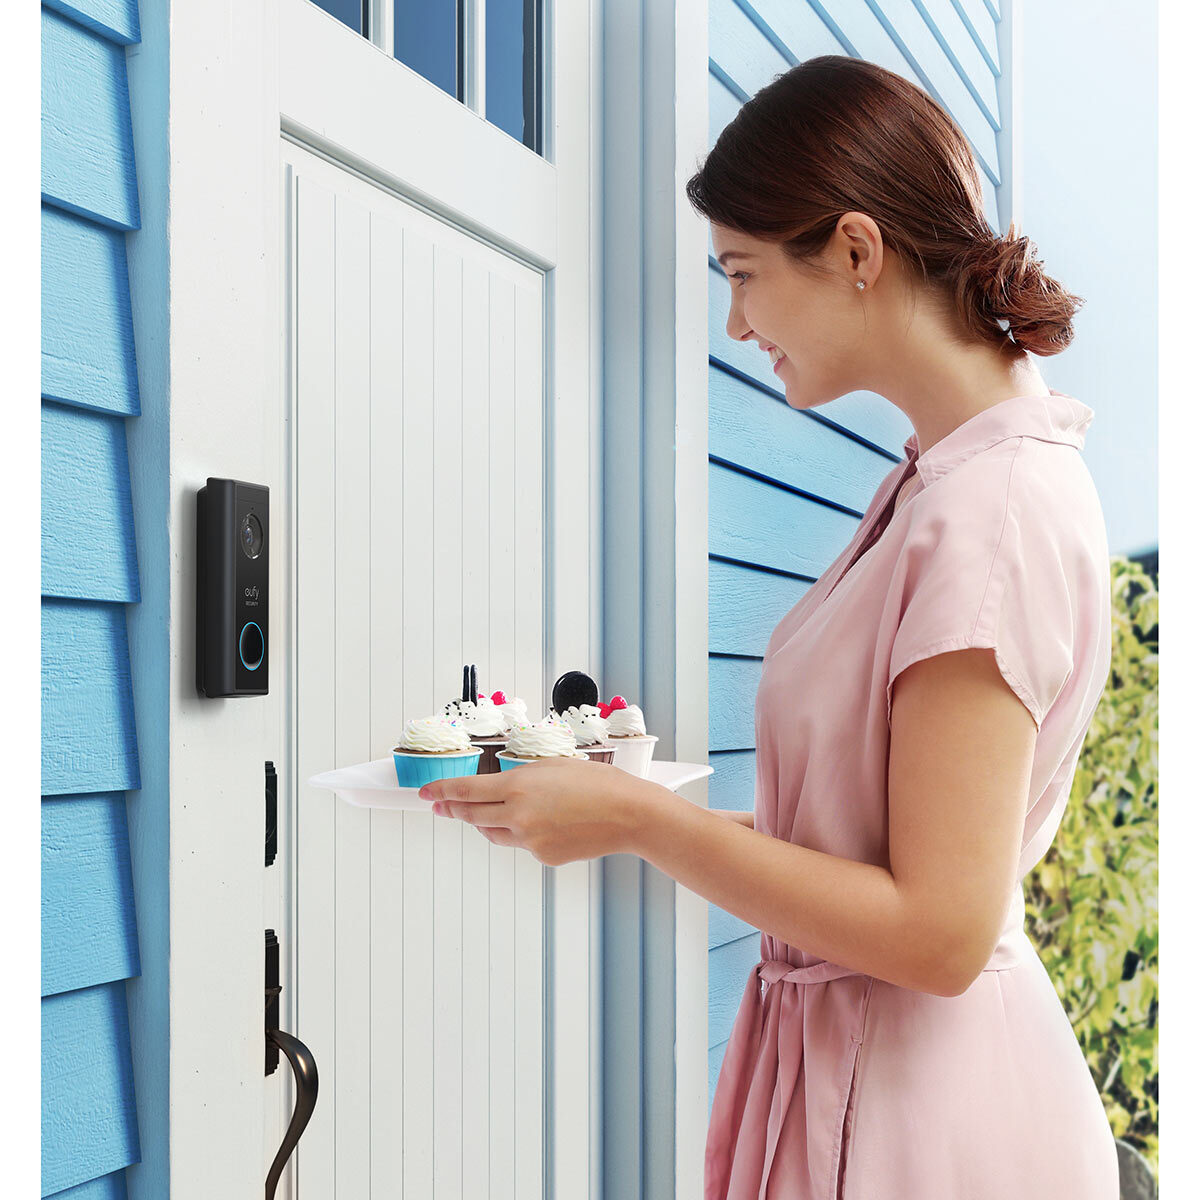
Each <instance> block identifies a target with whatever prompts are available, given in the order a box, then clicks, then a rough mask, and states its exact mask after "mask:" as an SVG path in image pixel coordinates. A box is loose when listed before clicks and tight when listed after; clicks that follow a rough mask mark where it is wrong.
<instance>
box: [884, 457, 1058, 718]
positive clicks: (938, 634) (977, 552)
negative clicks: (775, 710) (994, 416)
mask: <svg viewBox="0 0 1200 1200" xmlns="http://www.w3.org/2000/svg"><path fill="white" fill-rule="evenodd" d="M982 482H983V483H984V486H982V487H981V488H980V491H979V494H976V495H974V496H972V495H971V494H970V492H969V489H967V488H964V487H963V486H962V483H963V481H959V486H958V487H957V488H955V489H953V490H950V491H948V492H947V494H946V496H945V497H944V498H943V499H942V501H941V502H940V503H939V504H931V505H928V506H926V507H925V510H924V511H923V512H921V513H920V514H914V519H913V523H912V526H911V528H910V529H909V531H908V536H907V538H906V544H905V547H904V549H903V551H902V552H901V558H900V562H899V564H898V566H897V572H896V576H895V577H894V580H893V586H894V588H895V589H896V594H897V595H898V597H899V621H898V624H897V626H896V632H895V637H894V640H893V643H892V650H891V656H890V660H889V664H888V678H887V720H888V724H889V726H890V725H891V719H892V689H893V686H894V684H895V681H896V677H897V676H898V675H900V673H901V672H902V671H904V670H905V669H906V668H908V667H910V666H912V664H913V663H915V662H919V661H920V660H921V659H925V658H932V657H933V656H934V655H937V654H942V653H945V652H947V651H950V650H967V649H972V648H978V649H988V650H991V651H993V653H994V654H995V657H996V665H997V666H998V667H999V669H1000V673H1001V675H1002V676H1003V677H1004V679H1005V681H1006V682H1007V683H1008V685H1009V687H1010V688H1011V689H1012V690H1013V692H1014V693H1015V694H1016V696H1017V697H1018V698H1019V699H1020V700H1021V702H1022V703H1023V704H1024V705H1025V707H1026V708H1027V709H1028V710H1029V713H1030V715H1031V716H1032V717H1033V720H1034V723H1035V724H1036V726H1037V728H1038V729H1039V730H1040V729H1041V727H1042V722H1043V721H1044V720H1045V718H1046V714H1047V712H1049V710H1050V706H1051V705H1052V704H1053V703H1054V701H1055V699H1056V698H1057V697H1058V695H1059V693H1060V692H1061V691H1062V689H1063V687H1064V685H1065V684H1066V682H1067V680H1068V678H1069V677H1070V675H1071V672H1072V670H1073V667H1074V650H1075V629H1076V624H1077V622H1076V616H1075V614H1076V610H1077V604H1076V600H1077V597H1076V595H1075V587H1074V586H1073V583H1072V580H1073V579H1074V578H1077V577H1078V572H1077V571H1076V569H1075V566H1074V563H1075V562H1077V560H1078V552H1077V551H1076V550H1075V549H1073V547H1072V542H1073V540H1074V541H1076V542H1077V541H1078V539H1077V538H1073V536H1072V533H1071V531H1070V528H1069V522H1068V520H1067V519H1065V517H1064V516H1063V515H1061V514H1056V513H1054V512H1053V511H1050V512H1046V511H1042V512H1037V511H1036V510H1037V508H1038V505H1037V504H1036V503H1034V502H1033V498H1032V496H1030V495H1027V494H1022V493H1021V491H1020V489H1019V485H1018V483H1017V479H1016V477H1015V476H1014V475H1013V474H1012V473H1011V472H1010V473H1009V481H1008V484H1007V487H1005V488H997V489H995V491H996V494H995V495H994V497H993V496H992V495H990V494H989V492H988V489H987V487H986V479H985V480H983V481H982ZM954 498H957V500H958V503H954V502H951V501H952V500H953V499H954ZM931 499H932V497H931Z"/></svg>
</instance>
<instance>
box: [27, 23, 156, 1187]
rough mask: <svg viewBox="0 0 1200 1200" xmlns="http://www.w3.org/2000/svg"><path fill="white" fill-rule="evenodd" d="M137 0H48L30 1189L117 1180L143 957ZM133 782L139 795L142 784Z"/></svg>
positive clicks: (130, 1154)
mask: <svg viewBox="0 0 1200 1200" xmlns="http://www.w3.org/2000/svg"><path fill="white" fill-rule="evenodd" d="M139 38H140V31H139V25H138V13H137V7H136V2H135V0H74V2H73V3H69V4H68V3H65V2H63V0H54V2H52V3H46V4H43V6H42V47H41V48H42V483H41V489H42V490H41V535H42V620H41V641H42V699H41V707H42V713H41V716H42V802H41V809H42V862H41V875H42V1058H41V1069H42V1193H41V1194H42V1195H43V1196H49V1195H60V1196H63V1197H71V1200H84V1198H86V1200H101V1198H106V1200H112V1198H114V1197H125V1196H126V1185H125V1170H124V1169H125V1168H126V1167H127V1166H129V1165H130V1164H131V1163H135V1162H137V1161H138V1160H139V1158H140V1144H139V1136H138V1124H137V1114H136V1110H135V1094H134V1093H135V1088H134V1074H133V1061H132V1055H131V1043H130V1024H129V1010H128V1007H127V1001H126V980H130V979H134V978H135V977H137V976H138V975H139V974H140V971H141V962H140V956H139V949H138V929H137V919H136V912H135V904H134V890H133V874H132V870H131V857H130V845H129V832H128V824H127V817H126V793H127V792H130V791H135V790H137V789H139V788H140V787H141V782H142V781H141V775H140V770H139V757H138V742H137V731H136V727H135V726H136V722H135V719H134V698H133V688H132V676H131V671H130V654H129V639H128V636H127V633H126V613H127V609H128V608H129V606H132V605H137V604H138V603H139V602H140V600H141V591H140V585H139V578H138V561H137V552H136V546H135V539H134V521H133V499H132V494H131V488H130V471H129V455H128V449H127V445H126V427H127V423H128V422H129V419H130V418H135V417H138V416H139V414H140V412H141V401H140V396H139V389H138V379H137V362H136V358H135V351H134V338H133V318H132V310H131V305H130V290H129V275H128V269H127V265H126V244H127V236H128V233H129V232H130V231H133V230H137V229H138V228H139V226H140V216H139V207H138V193H137V180H136V175H135V170H134V155H133V137H132V126H131V120H130V105H129V91H128V83H127V77H126V50H125V47H126V46H129V45H136V43H137V42H138V41H139ZM139 802H140V798H135V800H134V801H133V803H139Z"/></svg>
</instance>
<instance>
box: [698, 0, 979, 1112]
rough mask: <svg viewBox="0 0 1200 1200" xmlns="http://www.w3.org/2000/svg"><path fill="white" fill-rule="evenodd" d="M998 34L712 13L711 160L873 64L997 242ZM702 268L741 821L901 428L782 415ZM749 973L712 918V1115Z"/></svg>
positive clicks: (713, 506) (903, 6) (854, 398)
mask: <svg viewBox="0 0 1200 1200" xmlns="http://www.w3.org/2000/svg"><path fill="white" fill-rule="evenodd" d="M999 19H1000V18H999V14H998V12H997V11H996V10H995V8H994V7H992V6H991V4H990V3H988V2H987V0H824V2H823V3H822V2H821V0H756V2H754V3H752V2H751V0H710V5H709V45H710V54H711V57H710V60H709V144H710V145H711V144H712V143H713V142H714V141H715V140H716V137H717V134H719V133H720V131H721V130H722V129H723V128H724V127H725V126H726V125H727V124H728V123H729V122H730V121H731V120H732V119H733V117H734V116H735V115H736V113H737V111H738V108H739V107H740V106H741V105H742V104H743V103H744V102H745V100H746V99H748V98H749V97H750V96H751V95H753V94H754V92H756V91H757V90H758V89H759V88H761V87H763V86H764V85H765V84H767V83H770V82H771V80H772V79H773V78H774V77H775V76H776V75H777V74H779V73H780V72H782V71H786V70H788V69H789V68H790V67H792V66H794V65H795V64H797V63H799V62H803V61H804V60H805V59H807V58H812V57H814V56H815V55H818V54H848V55H853V56H854V57H858V58H864V59H869V60H871V61H873V62H877V63H879V64H880V65H881V66H884V67H887V68H888V69H889V70H891V71H895V72H896V73H897V74H898V75H902V76H904V77H905V78H906V79H908V80H910V81H911V82H913V83H915V84H917V85H918V86H919V87H922V88H923V89H924V90H925V91H926V92H928V93H929V94H930V95H932V96H933V97H934V98H935V99H937V100H938V102H939V103H940V104H942V106H943V107H944V108H946V110H947V111H948V112H950V113H951V115H952V116H953V117H954V119H955V120H956V121H957V122H958V124H959V126H960V128H961V129H962V130H963V133H964V134H965V135H966V137H967V139H968V140H969V141H970V143H971V147H972V149H973V151H974V153H975V157H976V160H977V162H978V164H979V168H980V176H981V180H982V183H983V191H984V197H985V202H986V208H987V213H988V217H989V220H990V221H991V223H992V227H993V229H996V228H997V225H998V221H997V215H996V214H997V196H996V188H997V185H999V184H1000V182H1001V179H1000V155H999V149H998V136H999V134H1000V132H1001V128H1000V127H1001V122H1000V111H1001V110H1000V102H999V91H998V81H999V75H1000V69H999V65H998V64H999V61H1000V53H999V42H998V32H997V24H998V22H999ZM997 232H999V231H998V229H997ZM709 266H710V272H709V309H708V312H709V319H708V347H709V430H708V432H709V463H710V465H709V489H710V490H709V573H708V582H709V698H710V699H709V754H710V758H709V761H710V762H711V763H712V765H713V768H714V774H713V776H712V779H711V780H710V785H709V803H710V804H711V805H712V807H714V808H731V809H740V810H743V811H745V810H750V809H752V808H753V807H754V769H755V768H754V698H755V692H756V691H757V688H758V681H759V678H760V675H761V673H762V654H763V650H764V649H765V647H766V643H767V639H768V638H769V637H770V635H771V631H772V630H773V629H774V627H775V625H776V624H777V623H778V622H779V620H780V618H781V617H783V615H784V614H785V613H786V612H787V611H788V610H789V609H790V608H791V607H792V606H793V605H794V604H795V603H796V602H797V601H798V600H799V599H800V597H801V596H803V595H804V592H805V590H806V589H807V588H808V586H809V584H810V583H812V582H813V580H815V579H816V578H817V577H818V576H819V575H820V574H821V572H822V571H824V570H825V568H826V567H827V566H828V565H829V563H830V562H831V561H832V560H833V559H834V558H835V557H836V556H837V555H838V553H839V552H840V551H841V549H842V547H844V546H845V545H846V543H847V542H848V541H849V540H850V538H851V537H852V536H853V534H854V531H855V529H856V528H857V526H858V523H859V521H861V519H862V514H863V511H864V509H865V508H866V506H867V504H868V502H869V501H870V498H871V496H872V495H873V494H874V492H875V489H876V488H877V487H878V486H879V482H880V480H881V479H882V478H883V476H884V475H885V474H887V472H888V471H889V470H891V468H892V467H893V466H894V465H895V464H896V463H897V462H899V461H900V459H901V458H902V457H903V452H904V439H905V438H906V437H908V435H909V434H910V433H911V432H912V427H911V426H910V425H909V423H908V421H907V420H906V419H905V418H904V416H903V414H902V413H901V412H900V411H899V410H898V409H896V408H894V407H893V406H892V405H889V404H887V403H886V402H885V401H883V400H881V398H880V397H878V396H874V395H871V394H870V393H856V394H853V395H849V396H843V397H841V398H840V399H838V400H836V401H834V402H833V403H831V404H826V405H822V407H821V408H820V409H818V410H814V411H812V412H797V411H795V410H793V409H791V408H789V407H788V405H787V402H786V401H785V400H784V397H783V391H782V389H781V388H780V387H779V381H778V378H777V376H776V375H775V374H774V372H773V371H772V370H771V363H770V360H769V359H768V358H767V356H766V355H765V354H763V353H762V351H761V350H759V348H758V346H757V344H755V343H753V342H749V343H747V342H734V341H732V340H731V339H730V338H729V337H728V336H727V334H726V332H725V321H726V318H727V316H728V312H729V283H728V281H727V279H726V278H725V275H724V272H723V271H722V270H721V269H720V267H719V266H718V265H717V263H716V262H715V261H712V260H710V262H709ZM758 957H759V933H758V931H757V930H755V929H753V928H751V927H750V926H749V925H747V924H746V922H744V921H741V920H739V919H738V918H737V917H734V916H732V915H730V914H729V913H726V912H722V911H721V910H720V909H718V908H717V907H716V906H715V905H710V906H709V959H708V965H709V1014H708V1021H709V1037H708V1041H709V1098H710V1103H711V1097H712V1092H713V1088H714V1087H715V1085H716V1081H717V1074H718V1072H719V1070H720V1067H721V1060H722V1057H723V1056H724V1053H725V1047H726V1044H727V1043H728V1040H729V1033H730V1029H731V1028H732V1026H733V1020H734V1016H735V1014H736V1012H737V1007H738V1004H739V1003H740V1002H741V998H742V994H743V991H744V989H745V986H746V980H747V977H748V976H749V973H750V971H751V970H752V969H753V967H754V964H755V963H757V962H758Z"/></svg>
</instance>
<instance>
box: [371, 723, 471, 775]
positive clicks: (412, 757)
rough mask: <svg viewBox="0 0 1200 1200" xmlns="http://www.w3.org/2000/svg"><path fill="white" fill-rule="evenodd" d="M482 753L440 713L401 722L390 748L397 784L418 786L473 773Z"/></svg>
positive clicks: (463, 732) (465, 733) (455, 724)
mask: <svg viewBox="0 0 1200 1200" xmlns="http://www.w3.org/2000/svg"><path fill="white" fill-rule="evenodd" d="M482 753H483V751H482V750H480V749H479V747H478V746H472V745H471V740H470V738H469V737H468V736H467V731H466V729H465V728H463V726H462V725H460V724H458V723H457V722H456V721H451V720H449V719H448V718H447V717H445V716H443V715H442V714H441V713H434V714H433V715H432V716H429V717H419V718H417V719H416V720H412V721H409V722H408V723H407V724H406V725H405V726H404V732H403V733H402V734H401V735H400V740H399V742H397V743H396V745H395V746H394V747H393V748H392V761H393V762H394V763H395V765H396V782H397V783H398V784H399V786H400V787H408V788H419V787H422V786H423V785H424V784H427V783H432V782H433V781H434V780H435V779H448V778H450V777H452V776H455V775H474V774H475V770H476V767H478V765H479V756H480V755H481V754H482Z"/></svg>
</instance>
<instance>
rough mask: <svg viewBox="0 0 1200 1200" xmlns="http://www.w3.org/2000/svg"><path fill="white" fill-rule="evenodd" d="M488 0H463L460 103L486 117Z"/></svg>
mask: <svg viewBox="0 0 1200 1200" xmlns="http://www.w3.org/2000/svg"><path fill="white" fill-rule="evenodd" d="M486 6H487V0H462V14H463V103H464V104H465V105H466V106H467V107H468V108H469V109H470V110H471V111H472V112H473V113H478V114H479V116H481V117H483V116H486V115H487V86H486V79H487V11H486Z"/></svg>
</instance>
